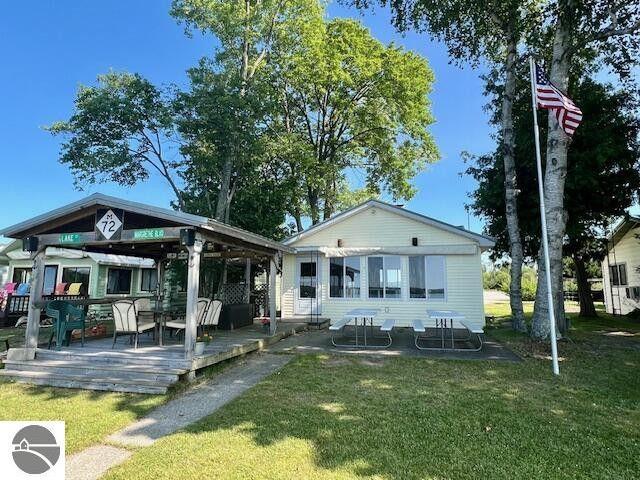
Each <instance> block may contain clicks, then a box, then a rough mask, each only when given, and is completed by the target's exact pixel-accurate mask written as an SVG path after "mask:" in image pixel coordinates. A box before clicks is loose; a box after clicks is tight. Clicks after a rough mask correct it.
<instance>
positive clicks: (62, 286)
mask: <svg viewBox="0 0 640 480" xmlns="http://www.w3.org/2000/svg"><path fill="white" fill-rule="evenodd" d="M66 289H67V284H66V283H59V284H57V285H56V289H55V290H54V292H53V294H54V295H64V291H65V290H66Z"/></svg>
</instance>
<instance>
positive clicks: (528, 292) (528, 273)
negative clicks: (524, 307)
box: [522, 267, 538, 302]
mask: <svg viewBox="0 0 640 480" xmlns="http://www.w3.org/2000/svg"><path fill="white" fill-rule="evenodd" d="M537 285H538V276H537V273H536V271H535V270H534V269H533V268H531V267H525V268H523V269H522V300H524V301H525V302H531V301H533V300H535V299H536V287H537Z"/></svg>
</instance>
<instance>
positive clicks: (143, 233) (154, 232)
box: [133, 228, 164, 240]
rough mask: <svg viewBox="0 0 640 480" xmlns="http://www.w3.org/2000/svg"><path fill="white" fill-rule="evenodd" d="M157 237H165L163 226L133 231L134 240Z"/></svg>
mask: <svg viewBox="0 0 640 480" xmlns="http://www.w3.org/2000/svg"><path fill="white" fill-rule="evenodd" d="M156 238H164V229H163V228H143V229H142V230H134V231H133V239H134V240H153V239H156Z"/></svg>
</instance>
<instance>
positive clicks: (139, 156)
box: [48, 72, 181, 201]
mask: <svg viewBox="0 0 640 480" xmlns="http://www.w3.org/2000/svg"><path fill="white" fill-rule="evenodd" d="M74 107H75V108H74V113H73V114H72V115H71V118H70V119H69V120H67V121H60V122H56V123H54V124H52V125H51V126H49V127H48V130H49V131H50V132H51V133H53V134H54V135H62V136H63V137H64V138H65V141H64V142H63V144H62V152H61V156H60V162H61V163H63V164H66V165H68V166H69V168H70V169H71V171H72V173H73V175H74V177H75V180H76V184H77V185H78V186H81V185H83V184H86V183H89V184H91V183H96V182H103V181H111V182H115V183H118V184H120V185H134V184H136V183H137V182H139V181H144V180H146V179H147V178H149V174H150V171H152V170H155V171H157V172H158V173H159V174H160V175H162V176H163V177H165V178H166V179H167V180H168V181H169V183H170V184H171V186H172V188H173V189H174V192H175V193H176V196H177V198H178V201H180V194H179V192H178V188H177V187H176V185H175V183H174V178H173V177H174V175H175V170H176V169H179V168H180V167H181V162H180V161H171V160H168V159H167V157H166V156H165V155H166V152H163V143H164V142H165V140H166V139H167V138H169V137H171V136H172V135H173V133H174V127H175V124H174V112H173V108H172V102H171V99H170V98H167V96H166V95H164V94H163V92H162V91H161V90H159V89H158V88H156V87H155V86H153V85H152V84H151V83H150V82H149V81H148V80H146V79H144V78H142V77H141V76H140V75H137V74H129V73H117V72H111V73H108V74H106V75H100V76H98V83H97V85H96V86H82V87H80V89H79V91H78V93H77V95H76V99H75V105H74Z"/></svg>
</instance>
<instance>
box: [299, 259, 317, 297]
mask: <svg viewBox="0 0 640 480" xmlns="http://www.w3.org/2000/svg"><path fill="white" fill-rule="evenodd" d="M316 268H317V267H316V262H300V298H316V282H317V276H316Z"/></svg>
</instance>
